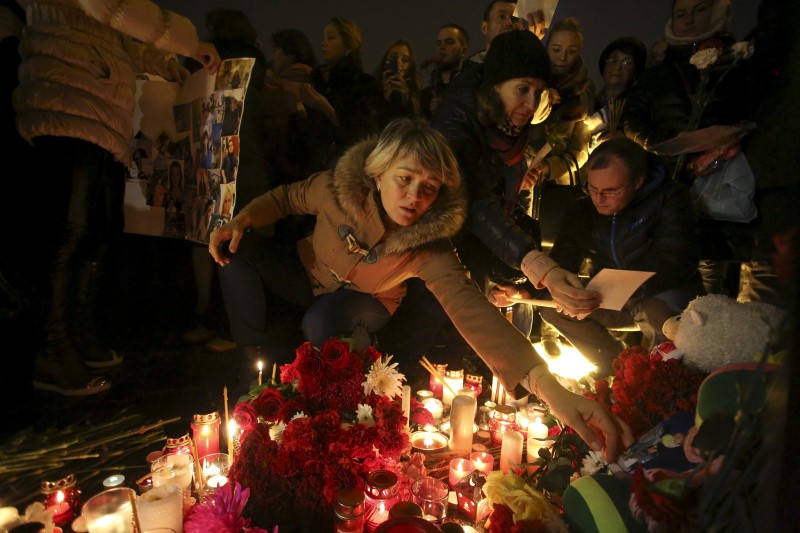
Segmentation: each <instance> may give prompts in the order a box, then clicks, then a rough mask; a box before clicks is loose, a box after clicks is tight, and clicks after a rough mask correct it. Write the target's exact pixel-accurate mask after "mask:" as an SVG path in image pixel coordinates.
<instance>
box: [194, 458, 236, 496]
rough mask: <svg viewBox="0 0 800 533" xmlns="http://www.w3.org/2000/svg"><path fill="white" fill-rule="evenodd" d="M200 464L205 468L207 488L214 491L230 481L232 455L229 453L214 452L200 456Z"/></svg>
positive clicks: (204, 476) (204, 475) (204, 474)
mask: <svg viewBox="0 0 800 533" xmlns="http://www.w3.org/2000/svg"><path fill="white" fill-rule="evenodd" d="M200 466H201V467H202V469H203V479H205V486H206V490H207V491H208V492H214V491H215V490H216V489H218V488H219V487H221V486H222V485H224V484H226V483H227V482H228V477H227V476H228V471H229V470H230V468H231V457H230V455H228V454H227V453H212V454H211V455H207V456H205V457H201V458H200Z"/></svg>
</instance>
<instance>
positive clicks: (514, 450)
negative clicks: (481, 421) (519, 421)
mask: <svg viewBox="0 0 800 533" xmlns="http://www.w3.org/2000/svg"><path fill="white" fill-rule="evenodd" d="M522 443H523V438H522V433H520V432H519V431H513V430H512V431H506V432H505V433H503V444H502V446H501V447H500V470H501V471H502V472H503V473H504V474H508V473H509V469H510V468H511V467H512V466H513V465H515V464H517V465H518V464H520V463H522Z"/></svg>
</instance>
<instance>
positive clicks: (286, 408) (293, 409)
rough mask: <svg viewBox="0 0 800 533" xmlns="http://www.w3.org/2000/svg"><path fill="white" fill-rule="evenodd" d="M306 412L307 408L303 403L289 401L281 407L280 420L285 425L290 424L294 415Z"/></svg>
mask: <svg viewBox="0 0 800 533" xmlns="http://www.w3.org/2000/svg"><path fill="white" fill-rule="evenodd" d="M305 411H306V407H305V406H304V405H303V404H302V403H300V402H298V401H295V400H287V401H285V402H283V405H281V410H280V412H279V413H278V419H280V420H282V421H283V423H284V424H288V423H289V420H291V419H292V417H293V416H294V415H296V414H297V413H301V412H303V413H304V412H305Z"/></svg>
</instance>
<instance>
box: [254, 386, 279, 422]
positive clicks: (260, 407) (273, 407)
mask: <svg viewBox="0 0 800 533" xmlns="http://www.w3.org/2000/svg"><path fill="white" fill-rule="evenodd" d="M284 401H285V400H284V399H283V395H282V394H281V393H280V392H278V391H277V390H276V389H264V390H263V391H261V394H259V395H258V398H256V399H255V400H253V407H254V408H255V410H256V412H257V413H258V414H259V415H260V416H261V417H262V418H263V419H264V420H266V421H267V422H277V421H278V414H279V413H280V412H281V407H282V406H283V402H284Z"/></svg>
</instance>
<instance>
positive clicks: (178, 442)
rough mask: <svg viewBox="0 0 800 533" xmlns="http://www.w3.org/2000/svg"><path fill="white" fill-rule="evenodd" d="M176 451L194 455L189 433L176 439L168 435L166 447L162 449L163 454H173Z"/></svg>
mask: <svg viewBox="0 0 800 533" xmlns="http://www.w3.org/2000/svg"><path fill="white" fill-rule="evenodd" d="M174 453H184V454H186V455H192V447H191V446H189V434H188V433H187V434H186V435H183V436H181V437H178V438H176V439H174V438H172V437H167V443H166V444H165V445H164V449H163V450H162V455H172V454H174ZM198 457H199V456H198Z"/></svg>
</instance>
